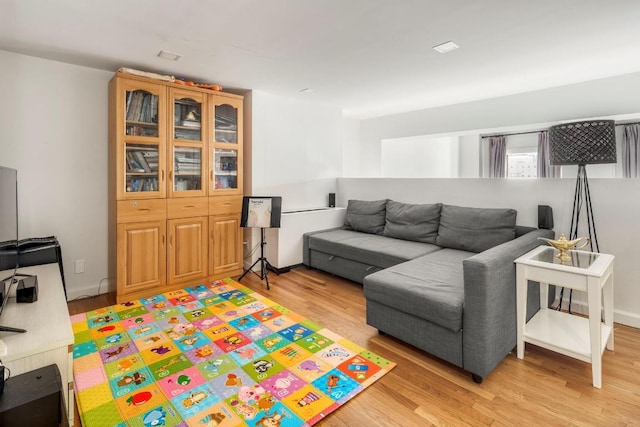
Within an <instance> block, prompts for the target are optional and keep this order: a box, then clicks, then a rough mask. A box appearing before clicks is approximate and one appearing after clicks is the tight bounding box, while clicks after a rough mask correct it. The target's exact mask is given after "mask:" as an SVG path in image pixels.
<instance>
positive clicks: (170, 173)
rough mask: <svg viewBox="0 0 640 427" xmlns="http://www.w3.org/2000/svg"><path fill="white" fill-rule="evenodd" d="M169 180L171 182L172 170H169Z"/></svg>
mask: <svg viewBox="0 0 640 427" xmlns="http://www.w3.org/2000/svg"><path fill="white" fill-rule="evenodd" d="M169 182H173V171H172V170H170V171H169Z"/></svg>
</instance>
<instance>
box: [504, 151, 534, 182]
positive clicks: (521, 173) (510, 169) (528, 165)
mask: <svg viewBox="0 0 640 427" xmlns="http://www.w3.org/2000/svg"><path fill="white" fill-rule="evenodd" d="M537 177H538V153H537V152H533V153H508V152H507V178H537Z"/></svg>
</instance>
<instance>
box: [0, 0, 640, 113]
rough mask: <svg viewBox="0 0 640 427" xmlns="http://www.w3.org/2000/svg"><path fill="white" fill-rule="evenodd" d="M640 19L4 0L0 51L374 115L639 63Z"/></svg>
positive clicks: (524, 7) (297, 1)
mask: <svg viewBox="0 0 640 427" xmlns="http://www.w3.org/2000/svg"><path fill="white" fill-rule="evenodd" d="M639 24H640V1H638V0H606V1H605V0H438V1H436V0H226V1H219V0H182V1H178V0H0V49H3V50H8V51H12V52H18V53H24V54H27V55H33V56H39V57H44V58H48V59H53V60H59V61H63V62H69V63H73V64H78V65H83V66H88V67H94V68H100V69H105V70H111V71H115V70H117V69H118V68H119V67H121V66H127V67H133V68H138V69H142V70H146V71H156V72H162V73H164V74H173V75H176V76H184V77H187V78H188V79H193V80H195V81H199V82H203V83H205V82H206V83H218V84H221V85H223V87H228V88H242V89H253V90H260V91H265V92H269V93H273V94H279V95H283V96H287V97H300V98H303V99H306V100H310V101H313V102H320V103H324V104H330V105H336V106H340V107H342V108H343V109H344V112H345V115H346V116H348V117H355V118H366V117H373V116H378V115H383V114H392V113H396V112H403V111H409V110H415V109H419V108H427V107H433V106H438V105H446V104H453V103H458V102H465V101H470V100H477V99H483V98H490V97H495V96H502V95H508V94H513V93H520V92H526V91H530V90H536V89H542V88H546V87H552V86H559V85H564V84H569V83H574V82H580V81H586V80H592V79H597V78H603V77H609V76H613V75H619V74H626V73H631V72H637V71H640V29H639ZM448 40H453V41H455V42H456V43H457V44H459V45H460V46H461V48H460V49H458V50H455V51H452V52H450V53H448V54H439V53H437V52H435V51H434V50H432V49H431V47H432V46H434V45H436V44H439V43H442V42H446V41H448ZM160 50H166V51H170V52H175V53H179V54H181V55H182V59H181V60H180V61H179V62H169V61H167V60H164V59H161V58H158V57H157V56H156V55H157V54H158V52H159V51H160ZM303 88H311V89H312V90H313V93H307V94H303V93H300V92H299V91H300V90H301V89H303Z"/></svg>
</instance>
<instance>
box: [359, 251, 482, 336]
mask: <svg viewBox="0 0 640 427" xmlns="http://www.w3.org/2000/svg"><path fill="white" fill-rule="evenodd" d="M473 255H475V254H474V253H472V252H467V251H460V250H457V249H442V250H440V251H438V252H434V253H431V254H428V255H425V256H422V257H419V258H416V259H414V260H411V261H407V262H404V263H402V264H398V265H396V266H393V267H390V268H387V269H386V270H382V271H378V272H376V273H373V274H370V275H368V276H367V277H365V278H364V295H365V297H366V298H367V300H373V301H376V302H378V303H380V304H384V305H387V306H389V307H392V308H394V309H396V310H400V311H402V312H405V313H408V314H411V315H413V316H416V317H419V318H422V319H425V320H428V321H430V322H432V323H435V324H436V325H439V326H441V327H443V328H446V329H449V330H451V331H453V332H458V331H460V330H461V329H462V313H463V305H464V277H463V270H462V261H463V260H465V259H467V258H469V257H471V256H473Z"/></svg>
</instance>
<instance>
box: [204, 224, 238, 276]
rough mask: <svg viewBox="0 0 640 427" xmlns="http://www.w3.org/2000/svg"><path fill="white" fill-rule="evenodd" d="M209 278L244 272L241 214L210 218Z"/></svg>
mask: <svg viewBox="0 0 640 427" xmlns="http://www.w3.org/2000/svg"><path fill="white" fill-rule="evenodd" d="M209 230H210V231H209V235H210V236H209V251H210V252H211V253H210V256H209V262H210V264H209V276H210V277H211V278H221V277H223V276H224V275H236V274H240V273H241V272H242V228H240V213H233V214H226V215H213V216H210V217H209Z"/></svg>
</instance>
